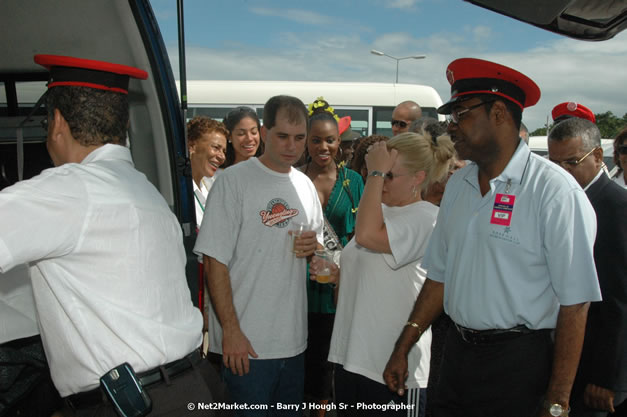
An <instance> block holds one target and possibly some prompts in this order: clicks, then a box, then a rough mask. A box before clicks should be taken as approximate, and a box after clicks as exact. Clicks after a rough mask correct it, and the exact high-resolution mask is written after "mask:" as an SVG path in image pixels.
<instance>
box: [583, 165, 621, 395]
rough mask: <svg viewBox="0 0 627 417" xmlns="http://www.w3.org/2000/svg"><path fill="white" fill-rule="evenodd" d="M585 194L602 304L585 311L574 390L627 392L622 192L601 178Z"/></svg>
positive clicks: (605, 177)
mask: <svg viewBox="0 0 627 417" xmlns="http://www.w3.org/2000/svg"><path fill="white" fill-rule="evenodd" d="M586 194H587V195H588V198H589V199H590V202H591V203H592V206H593V207H594V210H595V212H596V217H597V236H596V241H595V243H594V262H595V264H596V267H597V273H598V276H599V284H600V286H601V294H602V295H603V301H600V302H595V303H591V305H590V310H589V312H588V322H587V325H586V336H585V339H584V349H583V353H582V356H581V363H580V366H579V372H578V375H577V380H578V381H577V383H576V385H577V386H578V388H579V389H584V388H585V386H586V384H589V383H592V384H595V385H598V386H601V387H604V388H608V389H611V390H613V391H627V190H626V189H624V188H623V187H621V186H619V185H617V184H616V183H614V182H613V181H612V180H610V179H609V178H608V176H607V175H605V174H602V175H601V177H600V178H599V179H598V180H597V181H596V182H595V183H594V184H592V186H590V188H588V190H587V191H586Z"/></svg>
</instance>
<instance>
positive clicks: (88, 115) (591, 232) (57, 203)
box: [0, 55, 627, 417]
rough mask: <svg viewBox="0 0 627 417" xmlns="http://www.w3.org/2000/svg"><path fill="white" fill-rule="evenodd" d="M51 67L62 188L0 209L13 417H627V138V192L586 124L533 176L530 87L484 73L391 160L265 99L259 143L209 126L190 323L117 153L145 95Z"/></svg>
mask: <svg viewBox="0 0 627 417" xmlns="http://www.w3.org/2000/svg"><path fill="white" fill-rule="evenodd" d="M35 60H36V62H38V63H40V64H41V65H43V66H44V67H45V68H47V69H48V70H49V71H50V82H49V83H48V91H47V93H46V98H45V105H46V108H47V111H48V117H47V120H46V121H47V123H46V129H47V135H48V138H47V146H48V150H49V153H50V156H51V158H52V160H53V162H54V164H55V166H56V167H55V168H52V169H49V170H46V171H44V172H42V174H41V175H39V176H37V177H35V178H32V179H29V180H26V181H22V182H19V183H17V184H15V185H13V186H11V187H8V188H6V189H3V190H2V191H1V192H0V210H1V212H2V216H1V217H0V289H2V290H4V292H2V293H0V294H9V297H6V296H4V300H0V301H2V302H1V303H0V311H3V320H4V317H7V318H8V320H7V325H5V326H3V327H2V330H1V331H0V337H1V338H0V361H2V360H6V363H7V364H13V365H12V366H7V367H6V368H5V369H6V372H4V373H0V391H2V392H3V393H5V394H4V397H3V398H4V400H3V401H2V402H0V407H2V408H0V415H4V414H3V413H5V412H6V413H10V414H7V415H27V416H28V415H33V416H39V415H52V414H53V413H55V412H56V415H67V416H114V415H159V416H169V415H172V416H181V415H186V414H187V413H190V412H191V410H193V412H194V413H195V414H198V415H222V414H224V415H236V416H266V415H268V416H271V415H281V416H282V415H293V416H302V415H304V414H305V413H306V414H307V415H310V416H314V415H315V416H324V415H325V414H326V413H328V411H330V410H333V412H334V413H336V414H337V415H340V416H355V415H358V416H379V415H407V416H419V417H425V416H436V417H448V416H460V417H461V416H507V417H517V416H521V417H522V416H526V417H529V416H540V417H544V416H568V415H570V416H573V417H579V416H588V417H592V416H607V415H609V413H614V412H617V410H619V408H618V407H619V406H620V405H621V403H624V402H625V400H626V399H627V276H626V272H627V244H626V243H627V242H626V239H627V238H626V236H627V217H626V216H625V214H626V209H627V190H626V189H625V188H626V187H625V182H626V179H627V174H626V173H625V168H626V167H627V144H626V143H625V140H626V139H627V127H626V128H625V129H623V130H622V131H621V132H620V133H619V134H618V136H617V137H616V139H615V141H614V160H615V162H616V164H617V166H618V167H619V171H618V174H617V176H616V178H614V179H612V178H610V177H609V176H608V174H607V171H606V169H605V166H604V163H603V149H602V147H601V135H600V133H599V129H598V127H597V126H596V124H595V120H594V113H593V112H592V111H590V110H589V109H588V108H586V107H585V106H583V105H581V104H578V103H573V102H565V103H560V104H558V105H556V106H555V108H554V110H553V118H554V122H555V124H554V126H553V128H552V129H551V130H550V132H549V134H548V138H547V140H548V157H547V158H543V157H541V156H539V155H536V154H534V153H532V152H531V151H530V149H529V147H528V146H527V143H526V141H525V132H527V137H528V131H527V129H526V127H525V126H524V125H523V124H522V115H523V111H524V109H525V108H527V107H530V106H533V105H534V104H536V103H537V102H538V100H539V99H540V88H539V87H538V86H537V85H536V84H535V83H534V82H533V81H532V80H531V79H530V78H529V77H527V76H525V75H524V74H522V73H520V72H518V71H516V70H514V69H511V68H508V67H505V66H503V65H500V64H497V63H493V62H489V61H484V60H479V59H471V58H463V59H458V60H455V61H453V62H452V63H451V64H449V66H448V68H447V70H446V76H447V79H448V81H449V83H450V84H451V98H450V100H448V101H447V102H446V103H444V104H443V105H442V106H441V107H439V108H438V109H437V110H438V112H439V113H440V114H444V115H447V116H448V121H447V122H442V121H439V120H437V119H433V118H429V117H426V116H423V115H422V111H421V108H420V105H419V103H415V102H413V101H405V102H402V103H400V104H399V105H398V106H397V107H396V108H395V109H394V111H393V113H392V120H391V127H392V136H391V137H386V136H383V135H377V134H375V135H372V136H368V137H360V136H359V135H358V134H356V133H355V132H353V131H352V130H351V128H350V122H351V120H350V118H347V117H344V118H341V117H340V116H339V115H338V114H337V113H336V111H335V109H334V108H333V107H332V103H329V102H327V101H326V100H325V99H324V98H323V97H318V98H315V99H313V98H312V101H311V103H310V104H308V105H306V104H305V103H303V102H302V101H301V100H300V99H298V98H296V97H292V96H288V95H277V96H274V97H271V98H269V100H268V101H267V103H266V104H265V106H264V110H263V124H262V123H261V121H260V119H259V117H258V115H257V112H256V111H255V110H254V109H251V108H248V107H237V108H235V109H233V110H232V111H230V112H229V113H228V114H226V115H225V117H224V119H223V120H222V121H219V120H213V119H211V118H209V117H205V116H196V117H194V118H192V119H191V120H189V121H188V123H187V137H188V152H189V162H190V176H191V180H192V186H193V198H194V204H195V213H196V221H197V233H198V236H197V240H196V243H195V247H194V249H193V250H194V253H195V254H196V255H197V256H198V258H197V259H198V270H199V277H200V279H201V280H202V285H201V288H202V287H203V286H204V290H201V297H199V303H198V304H199V308H196V307H194V305H193V304H192V301H191V299H190V297H189V288H188V286H187V281H186V276H185V263H186V254H185V251H184V248H183V244H182V235H181V230H180V226H179V223H178V221H177V219H176V217H175V216H174V215H173V214H172V212H171V211H170V209H169V207H168V206H167V204H166V202H165V201H164V199H163V198H162V197H161V196H160V195H159V193H158V192H157V190H156V189H155V188H154V186H153V185H151V184H150V183H149V182H148V181H147V180H146V178H145V177H144V176H143V175H142V174H141V173H139V172H138V171H137V170H136V169H135V168H134V167H133V164H132V159H131V155H130V151H129V149H128V148H127V147H126V146H125V143H126V129H127V128H128V100H127V93H128V91H127V89H128V80H129V78H130V77H133V78H139V79H145V78H146V77H147V74H146V73H145V72H143V71H141V70H139V69H136V68H131V67H125V66H122V65H117V64H110V63H102V62H97V61H91V60H83V59H78V58H68V57H58V56H49V55H38V56H36V58H35ZM68 68H70V69H71V71H68ZM94 69H98V71H99V74H100V75H97V76H94V74H93V70H94ZM111 73H115V74H117V75H118V76H116V77H111V76H110V74H111ZM24 216H27V217H28V218H29V219H30V221H29V222H28V224H25V225H24V227H25V228H26V229H24V228H21V229H20V230H16V229H15V227H13V225H14V224H16V223H17V222H19V219H22V218H24ZM22 224H23V222H22ZM35 235H37V236H38V237H39V238H38V239H37V240H33V239H32V236H35ZM25 265H30V266H31V267H30V268H26V267H25ZM87 271H89V273H88V274H87V273H86V272H87ZM28 283H32V290H31V286H30V285H29V284H28ZM3 286H4V287H3ZM33 294H34V297H33ZM203 340H204V343H203ZM25 364H26V365H25ZM48 365H49V370H48V367H47V366H48ZM129 387H131V388H129ZM201 403H202V404H222V408H223V409H222V410H219V411H218V410H215V409H202V408H201V407H200V406H198V408H197V409H194V408H195V407H196V405H195V404H201ZM190 404H191V405H194V408H189V407H190ZM264 405H265V406H266V407H259V406H264Z"/></svg>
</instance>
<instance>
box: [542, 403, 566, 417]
mask: <svg viewBox="0 0 627 417" xmlns="http://www.w3.org/2000/svg"><path fill="white" fill-rule="evenodd" d="M544 406H545V407H547V408H548V410H549V414H551V415H552V416H554V417H568V413H569V412H570V408H568V409H567V408H565V407H564V406H563V405H562V404H558V403H549V402H546V403H545V404H544Z"/></svg>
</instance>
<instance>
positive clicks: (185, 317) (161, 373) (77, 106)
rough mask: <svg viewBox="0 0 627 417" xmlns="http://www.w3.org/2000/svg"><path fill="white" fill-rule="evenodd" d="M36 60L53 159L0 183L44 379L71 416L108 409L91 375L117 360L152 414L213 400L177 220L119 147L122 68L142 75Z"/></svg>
mask: <svg viewBox="0 0 627 417" xmlns="http://www.w3.org/2000/svg"><path fill="white" fill-rule="evenodd" d="M35 62H37V63H39V64H41V65H42V66H44V67H46V68H47V69H48V70H49V71H50V81H49V82H48V91H47V93H46V94H47V96H46V105H47V108H48V118H47V122H48V127H47V128H48V135H47V147H48V152H49V153H50V156H51V158H52V161H53V162H54V164H55V168H51V169H47V170H45V171H43V172H42V173H41V174H40V175H38V176H36V177H34V178H32V179H30V180H27V181H22V182H19V183H17V184H15V185H14V186H12V187H8V188H6V189H4V190H3V191H2V192H0V212H2V216H0V272H6V271H8V270H10V269H12V268H13V267H15V266H16V265H19V264H22V263H28V264H29V265H30V267H31V269H30V272H31V280H32V283H33V292H34V295H35V306H36V308H37V313H38V318H39V323H40V327H41V335H42V339H43V343H44V348H45V351H46V356H47V358H48V361H49V364H50V369H51V374H52V379H53V382H54V384H55V386H56V388H57V389H58V390H59V393H60V394H61V396H62V397H65V399H66V403H67V404H68V406H70V407H71V408H72V409H73V410H74V412H75V415H76V416H79V417H80V416H83V415H95V414H98V415H107V416H108V415H115V411H114V407H113V405H112V401H111V399H110V398H109V397H107V396H106V395H104V394H103V392H102V391H101V389H100V387H99V379H100V378H101V377H102V376H104V375H107V374H109V371H110V370H112V369H113V368H116V367H118V366H119V365H121V364H123V363H125V362H126V363H128V364H130V366H131V367H132V368H133V369H134V371H135V373H136V374H137V377H138V379H139V382H140V383H141V384H142V385H143V387H144V390H145V391H147V392H148V395H150V397H151V398H152V410H153V412H155V413H162V414H159V415H173V416H180V415H182V414H183V413H186V412H187V411H186V410H187V409H188V408H187V407H188V403H190V402H195V401H208V399H210V398H211V393H210V391H209V389H208V388H207V385H206V383H205V382H204V377H203V375H201V373H200V370H202V371H203V372H211V370H210V366H209V365H206V367H204V366H205V365H204V363H205V362H206V361H201V360H200V355H199V353H198V347H199V346H200V343H201V337H202V335H201V328H202V317H201V314H200V311H198V310H197V309H195V308H194V307H193V305H192V302H191V299H190V293H189V288H188V286H187V282H186V279H185V262H186V256H185V252H184V248H183V244H182V235H181V229H180V225H179V223H178V221H177V219H176V217H175V216H174V214H173V213H172V212H171V211H170V209H169V207H168V205H167V203H166V202H165V200H164V199H163V197H162V196H161V195H160V194H159V192H158V191H157V190H156V189H155V187H154V186H153V185H152V184H150V183H149V182H148V180H147V179H146V177H145V176H144V175H143V174H142V173H140V172H139V171H137V170H136V169H135V168H134V166H133V162H132V159H131V154H130V151H129V149H128V148H127V147H125V146H124V144H125V143H126V130H127V128H128V122H129V111H128V82H129V77H134V78H140V79H146V78H147V73H146V72H145V71H142V70H139V69H137V68H132V67H127V66H124V65H118V64H111V63H106V62H100V61H93V60H86V59H78V58H71V57H64V56H53V55H36V56H35ZM24 219H28V221H24ZM18 225H19V226H18ZM112 377H115V376H114V375H113V374H112ZM201 414H202V413H201ZM207 414H208V415H211V414H209V413H208V412H207Z"/></svg>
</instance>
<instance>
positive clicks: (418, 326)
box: [405, 321, 422, 333]
mask: <svg viewBox="0 0 627 417" xmlns="http://www.w3.org/2000/svg"><path fill="white" fill-rule="evenodd" d="M405 326H411V327H413V328H415V329H418V333H422V327H420V325H419V324H418V323H416V322H415V321H408V322H407V323H405Z"/></svg>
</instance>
